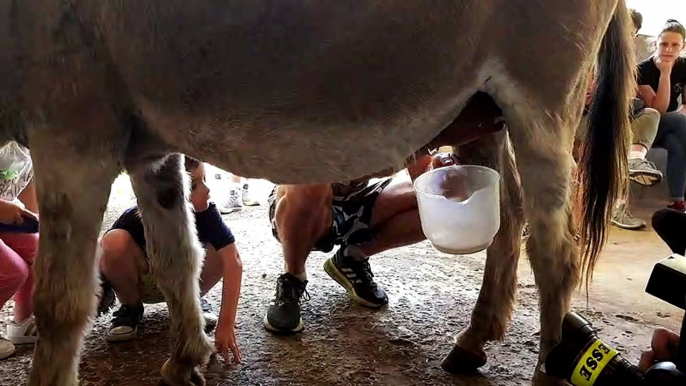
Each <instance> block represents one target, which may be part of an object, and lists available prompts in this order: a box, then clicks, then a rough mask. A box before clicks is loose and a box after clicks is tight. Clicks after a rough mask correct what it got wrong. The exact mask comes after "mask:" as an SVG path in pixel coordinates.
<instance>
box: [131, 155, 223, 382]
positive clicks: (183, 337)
mask: <svg viewBox="0 0 686 386" xmlns="http://www.w3.org/2000/svg"><path fill="white" fill-rule="evenodd" d="M182 167H183V159H182V156H181V155H178V154H174V155H170V156H169V157H167V159H166V160H165V162H164V164H163V165H162V166H161V167H160V168H159V169H157V170H152V165H150V164H138V165H132V166H130V167H127V168H128V169H129V172H130V173H131V181H132V184H133V188H134V192H135V193H136V197H137V198H138V206H139V210H140V212H141V216H142V219H143V225H144V227H145V236H146V241H147V248H148V255H149V259H150V269H151V270H152V272H154V273H155V280H156V281H157V285H158V287H159V289H160V291H161V292H162V293H163V294H164V296H165V298H166V300H167V306H168V308H169V316H170V320H171V331H170V335H171V354H172V357H171V359H170V360H168V361H167V362H166V363H165V365H164V367H163V368H162V378H163V381H165V382H166V383H168V384H170V385H174V386H176V385H184V386H186V385H188V386H190V385H202V384H204V380H203V379H202V376H201V375H200V373H199V372H198V370H197V366H199V365H201V364H203V363H205V362H206V361H207V359H208V358H209V355H210V353H211V352H212V346H211V345H210V342H209V340H208V338H207V336H206V335H205V332H204V331H203V328H204V320H203V318H202V316H201V311H200V298H199V296H198V295H199V288H198V281H199V276H200V264H201V262H202V258H203V254H204V252H203V250H202V247H201V245H200V242H199V241H198V238H197V236H196V231H195V227H194V221H193V218H192V217H191V216H192V214H191V212H190V208H189V205H188V204H187V195H188V191H189V183H188V181H187V176H186V174H185V173H182V172H181V170H182Z"/></svg>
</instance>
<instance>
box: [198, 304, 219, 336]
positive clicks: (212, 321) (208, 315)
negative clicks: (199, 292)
mask: <svg viewBox="0 0 686 386" xmlns="http://www.w3.org/2000/svg"><path fill="white" fill-rule="evenodd" d="M200 308H202V318H203V319H205V330H206V331H210V330H212V329H213V328H215V327H216V326H217V321H218V320H219V318H218V317H217V315H216V314H215V313H214V312H213V311H212V305H211V304H210V303H209V302H208V301H207V300H205V298H200Z"/></svg>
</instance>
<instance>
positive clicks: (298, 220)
mask: <svg viewBox="0 0 686 386" xmlns="http://www.w3.org/2000/svg"><path fill="white" fill-rule="evenodd" d="M278 189H279V191H277V203H276V213H275V214H274V217H275V220H276V227H277V230H278V233H279V239H280V240H281V245H282V248H283V255H284V260H285V271H286V272H288V273H290V274H292V275H294V276H296V277H302V276H304V275H305V262H306V261H307V256H308V255H309V254H310V251H311V250H312V247H313V246H314V245H315V244H316V243H317V241H318V240H319V239H321V238H322V237H323V236H325V235H326V234H327V232H329V230H330V229H331V223H332V219H333V214H332V212H331V211H332V209H331V208H332V203H331V200H332V196H331V194H332V193H331V185H330V184H321V185H282V186H279V187H278Z"/></svg>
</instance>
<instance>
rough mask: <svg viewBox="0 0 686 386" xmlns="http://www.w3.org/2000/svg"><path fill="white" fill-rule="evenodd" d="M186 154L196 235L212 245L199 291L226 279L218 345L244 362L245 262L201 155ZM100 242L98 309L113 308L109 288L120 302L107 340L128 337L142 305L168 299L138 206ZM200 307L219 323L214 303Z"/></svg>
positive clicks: (208, 321)
mask: <svg viewBox="0 0 686 386" xmlns="http://www.w3.org/2000/svg"><path fill="white" fill-rule="evenodd" d="M185 158H186V161H185V166H186V171H187V172H188V173H189V174H190V175H191V189H192V190H191V194H190V201H191V204H192V206H193V210H194V212H195V224H196V228H197V234H198V238H199V239H200V242H201V243H203V244H204V245H205V246H206V248H207V253H206V256H205V262H204V264H203V266H202V273H201V274H200V293H201V296H203V295H204V294H206V293H207V292H209V290H210V289H212V288H213V287H214V286H215V284H217V282H219V279H223V289H222V301H221V311H220V313H219V325H218V327H217V334H216V338H215V345H216V346H217V351H219V352H220V353H221V354H222V355H223V356H224V357H225V358H226V359H227V363H228V362H229V356H228V350H230V351H231V352H232V353H233V357H234V360H235V361H236V362H240V358H241V356H240V351H239V350H238V346H237V344H236V334H235V320H236V309H237V307H238V297H239V293H240V288H241V277H242V274H243V266H242V263H241V260H240V257H239V255H238V250H237V249H236V245H235V239H234V236H233V234H232V233H231V230H230V229H229V228H228V227H227V226H226V224H224V221H223V220H222V217H221V215H220V214H219V211H218V210H217V207H216V205H215V204H214V203H211V202H209V198H210V195H209V193H210V191H209V189H208V188H207V185H206V184H205V169H204V165H203V164H202V163H201V162H199V161H198V160H196V159H193V158H190V157H185ZM100 246H101V253H102V256H101V260H100V269H101V276H102V278H103V290H104V293H103V295H102V296H101V297H100V302H101V304H100V305H99V306H98V309H99V311H101V312H102V310H104V309H107V308H109V306H110V304H102V303H104V302H109V303H111V302H112V299H113V297H112V296H111V295H110V296H108V294H107V292H108V290H109V289H110V288H113V289H114V291H115V292H116V294H117V297H118V298H119V301H120V303H121V307H120V308H119V310H117V311H115V312H114V318H113V319H112V325H111V327H110V329H109V331H108V333H107V340H108V341H110V342H119V341H125V340H129V339H131V338H133V337H134V336H136V334H137V332H138V325H139V324H140V322H141V320H142V318H143V304H144V303H146V304H154V303H162V302H164V301H165V298H164V295H163V294H162V293H161V292H160V290H159V289H158V288H157V285H156V283H155V277H154V274H153V273H152V272H150V265H149V262H148V256H147V253H146V241H145V235H144V232H143V222H142V221H141V217H140V214H139V212H138V208H137V207H133V208H130V209H128V210H127V211H125V212H124V213H123V214H122V215H121V216H120V217H119V218H118V219H117V220H116V221H115V222H114V225H112V228H111V229H110V230H109V231H107V233H105V235H104V236H103V237H102V239H101V240H100ZM110 285H111V287H110ZM110 291H111V290H110ZM201 305H202V310H203V317H204V318H205V325H206V327H214V326H215V325H217V317H216V316H215V315H214V314H213V313H212V308H211V306H210V304H209V303H208V302H207V301H206V300H205V299H201Z"/></svg>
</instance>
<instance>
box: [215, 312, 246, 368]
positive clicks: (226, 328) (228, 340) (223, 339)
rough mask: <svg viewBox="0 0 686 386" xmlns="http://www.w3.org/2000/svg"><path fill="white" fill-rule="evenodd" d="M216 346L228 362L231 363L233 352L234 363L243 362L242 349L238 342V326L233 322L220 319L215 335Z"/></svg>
mask: <svg viewBox="0 0 686 386" xmlns="http://www.w3.org/2000/svg"><path fill="white" fill-rule="evenodd" d="M214 346H215V349H216V350H217V352H218V353H219V354H220V355H221V356H223V357H224V360H225V361H226V363H227V364H229V363H231V355H229V351H230V352H231V354H233V361H234V363H241V350H240V349H239V348H238V344H236V328H235V327H234V325H233V323H222V321H221V320H220V321H219V326H217V332H216V334H215V336H214Z"/></svg>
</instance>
